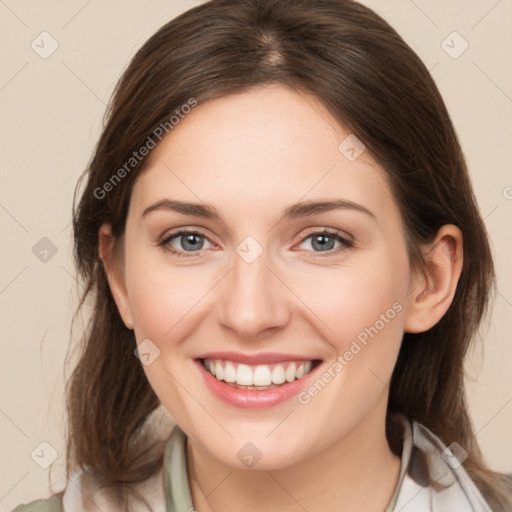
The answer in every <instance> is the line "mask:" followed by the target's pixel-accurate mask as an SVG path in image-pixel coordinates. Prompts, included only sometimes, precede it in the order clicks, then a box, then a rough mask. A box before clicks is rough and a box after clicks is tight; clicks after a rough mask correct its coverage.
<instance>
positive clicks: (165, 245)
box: [158, 230, 211, 257]
mask: <svg viewBox="0 0 512 512" xmlns="http://www.w3.org/2000/svg"><path fill="white" fill-rule="evenodd" d="M205 241H207V242H208V243H210V244H211V242H210V240H209V239H208V238H207V237H206V236H205V235H203V234H202V233H199V232H197V231H187V230H182V231H178V232H177V233H172V234H170V235H165V236H164V237H162V238H161V239H160V240H159V241H158V246H159V247H161V248H162V250H164V251H166V252H170V253H171V254H174V255H176V256H180V257H181V256H184V257H189V256H197V255H198V254H197V253H198V252H200V251H201V250H203V249H205V247H204V242H205ZM173 242H174V243H175V245H173ZM177 246H178V247H177ZM208 248H209V247H206V249H208Z"/></svg>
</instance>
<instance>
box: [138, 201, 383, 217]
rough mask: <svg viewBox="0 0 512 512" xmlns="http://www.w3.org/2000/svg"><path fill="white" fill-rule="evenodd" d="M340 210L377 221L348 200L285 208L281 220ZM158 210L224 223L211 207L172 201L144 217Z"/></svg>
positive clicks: (150, 209) (156, 206) (150, 208)
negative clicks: (365, 215) (360, 213)
mask: <svg viewBox="0 0 512 512" xmlns="http://www.w3.org/2000/svg"><path fill="white" fill-rule="evenodd" d="M339 209H342V210H356V211H359V212H362V213H365V214H367V215H369V216H370V217H372V218H373V219H375V220H376V217H375V215H374V214H373V213H372V212H371V211H370V210H369V209H368V208H366V207H365V206H363V205H361V204H358V203H354V202H352V201H347V200H346V199H336V200H332V201H301V202H298V203H295V204H292V205H290V206H288V207H287V208H285V209H284V211H283V213H282V214H281V217H280V219H279V220H280V221H282V220H288V219H297V218H301V217H307V216H311V215H318V214H320V213H325V212H329V211H331V210H339ZM157 210H170V211H174V212H177V213H182V214H184V215H190V216H192V217H201V218H205V219H211V220H218V221H222V217H221V216H220V214H219V212H218V211H217V209H216V208H215V207H213V206H211V205H207V204H199V203H189V202H185V201H176V200H172V199H161V200H160V201H157V202H156V203H154V204H152V205H151V206H148V207H147V208H146V209H145V210H144V211H143V212H142V217H145V216H146V215H148V214H149V213H151V212H153V211H157Z"/></svg>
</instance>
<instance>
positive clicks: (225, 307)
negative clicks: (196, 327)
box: [217, 252, 292, 340]
mask: <svg viewBox="0 0 512 512" xmlns="http://www.w3.org/2000/svg"><path fill="white" fill-rule="evenodd" d="M218 291H219V299H218V302H217V308H218V309H217V312H218V320H219V322H220V324H221V325H222V326H224V327H225V328H227V329H229V330H231V331H233V332H235V333H236V335H237V336H238V337H239V338H241V339H247V340H254V339H256V338H258V337H262V336H265V334H264V333H266V334H268V333H270V332H274V331H276V330H279V329H282V328H283V327H284V326H285V325H286V324H287V323H288V322H289V319H290V315H291V306H292V305H291V303H290V292H289V290H288V289H287V288H286V286H285V284H283V282H282V279H280V277H278V275H277V272H276V271H275V270H273V269H272V268H271V267H270V266H269V261H268V259H267V257H266V254H265V252H263V254H261V255H260V256H259V257H258V258H257V259H256V260H255V261H252V262H251V263H249V262H247V261H245V260H244V259H243V258H242V257H240V256H239V255H238V254H235V256H234V264H233V268H232V269H231V271H230V272H229V273H228V274H227V275H226V276H225V278H224V279H223V280H222V285H221V286H220V287H219V289H218Z"/></svg>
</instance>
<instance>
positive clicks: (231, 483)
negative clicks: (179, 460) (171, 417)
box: [187, 407, 400, 512]
mask: <svg viewBox="0 0 512 512" xmlns="http://www.w3.org/2000/svg"><path fill="white" fill-rule="evenodd" d="M382 412H383V414H382ZM377 413H378V414H377ZM187 471H188V477H189V482H190V488H191V494H192V500H193V504H194V507H195V509H196V510H197V511H198V512H217V511H220V510H222V511H223V512H234V511H235V510H236V511H237V512H249V511H251V512H252V511H253V510H254V506H255V504H256V503H257V504H258V508H260V509H263V510H265V511H266V512H277V511H282V510H297V511H303V510H311V511H312V510H322V511H323V512H330V511H333V512H334V511H336V512H340V511H343V512H356V511H357V512H360V511H361V510H363V509H364V510H365V512H372V511H375V512H382V510H384V509H385V508H386V506H387V505H388V504H389V502H390V500H391V497H392V495H393V492H394V490H395V487H396V485H397V482H398V476H399V472H400V458H399V457H397V456H396V455H394V454H393V453H392V452H391V450H390V448H389V445H388V442H387V439H386V434H385V407H384V408H382V407H377V408H376V409H375V410H374V411H371V412H370V413H369V414H368V415H367V416H366V417H365V418H364V419H363V420H362V421H361V422H360V423H358V424H357V425H356V426H355V427H354V428H353V429H352V430H351V431H350V432H349V433H348V434H347V435H345V436H343V437H342V438H340V439H338V440H337V441H336V442H335V443H334V444H333V445H331V446H329V447H328V448H326V449H324V450H322V451H320V452H318V453H315V454H313V455H312V456H309V457H307V458H305V459H303V460H301V461H300V462H299V463H297V464H294V465H292V466H288V467H286V468H282V469H278V470H273V471H264V470H253V469H251V470H248V469H238V468H233V467H231V466H227V465H225V464H223V463H222V462H220V461H218V460H217V459H215V458H213V457H211V456H209V455H208V454H205V453H204V451H203V450H201V449H200V448H199V447H197V446H195V445H194V444H193V443H192V442H191V441H190V439H189V440H188V442H187Z"/></svg>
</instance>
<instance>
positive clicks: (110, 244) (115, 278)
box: [98, 224, 133, 329]
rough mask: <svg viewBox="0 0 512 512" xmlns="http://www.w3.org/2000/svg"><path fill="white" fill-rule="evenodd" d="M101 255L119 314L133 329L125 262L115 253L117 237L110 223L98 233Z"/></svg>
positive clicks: (127, 325) (129, 327) (104, 225)
mask: <svg viewBox="0 0 512 512" xmlns="http://www.w3.org/2000/svg"><path fill="white" fill-rule="evenodd" d="M98 239H99V240H98V242H99V243H98V246H99V256H100V259H101V261H102V262H103V267H104V269H105V273H106V275H107V279H108V284H109V286H110V291H111V292H112V296H113V297H114V300H115V302H116V305H117V309H118V310H119V314H120V315H121V318H122V319H123V322H124V323H125V325H126V327H128V329H133V318H132V312H131V308H130V301H129V299H128V292H127V290H126V283H125V279H124V269H123V264H122V262H121V261H119V259H118V258H116V255H115V254H114V242H115V238H114V236H113V235H112V229H111V226H110V224H103V225H102V226H101V227H100V229H99V233H98Z"/></svg>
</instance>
